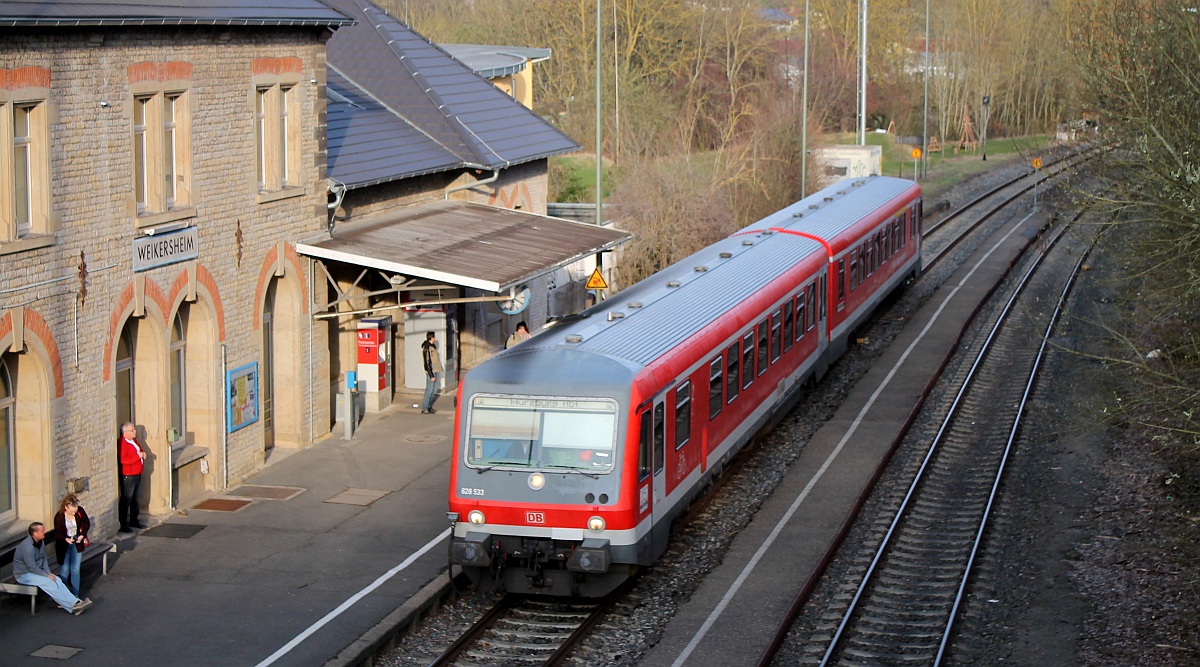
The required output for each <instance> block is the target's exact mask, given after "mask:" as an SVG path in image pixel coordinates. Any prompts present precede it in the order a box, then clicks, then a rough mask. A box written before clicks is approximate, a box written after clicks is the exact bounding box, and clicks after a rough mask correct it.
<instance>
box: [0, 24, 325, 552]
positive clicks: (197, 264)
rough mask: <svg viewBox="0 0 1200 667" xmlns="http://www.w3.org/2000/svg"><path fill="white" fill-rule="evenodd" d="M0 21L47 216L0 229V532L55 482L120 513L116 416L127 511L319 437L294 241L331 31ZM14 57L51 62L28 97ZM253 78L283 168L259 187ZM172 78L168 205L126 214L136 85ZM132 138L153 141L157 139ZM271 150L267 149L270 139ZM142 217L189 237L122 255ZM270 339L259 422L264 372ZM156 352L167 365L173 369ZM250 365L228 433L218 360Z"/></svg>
mask: <svg viewBox="0 0 1200 667" xmlns="http://www.w3.org/2000/svg"><path fill="white" fill-rule="evenodd" d="M0 34H2V35H3V36H2V39H0V71H3V73H4V74H5V76H4V77H2V78H0V86H4V88H3V90H0V109H2V110H4V111H5V113H6V114H12V113H13V112H12V108H13V106H14V105H16V104H19V103H24V102H30V101H32V102H35V103H37V104H38V105H40V106H39V108H40V113H44V114H45V116H44V120H43V121H42V122H44V123H45V129H46V131H47V136H48V139H49V150H48V152H47V153H46V154H47V155H48V164H46V165H43V166H45V167H47V169H46V173H47V174H48V176H49V179H48V183H43V185H42V186H43V187H48V188H49V196H48V198H47V200H48V202H49V204H48V206H49V211H48V215H47V216H46V218H45V220H44V222H42V223H41V227H40V228H35V229H34V230H33V232H31V233H27V234H25V235H24V236H22V237H21V238H14V237H16V236H17V234H16V233H15V232H12V230H8V231H6V233H5V234H3V235H0V354H2V356H0V361H3V369H2V370H4V371H5V373H6V377H7V380H6V382H7V384H8V387H7V389H6V392H7V394H8V397H7V401H8V402H7V403H4V402H3V401H4V400H5V399H4V394H0V418H3V420H6V421H9V422H11V423H10V424H2V423H0V427H3V428H7V429H8V431H9V432H8V433H7V434H3V435H4V437H5V438H6V439H7V445H8V447H9V449H11V450H12V453H11V460H12V461H13V462H14V464H15V469H14V471H13V472H12V474H11V476H12V478H13V479H15V481H16V483H15V488H16V490H15V503H13V504H15V507H11V508H8V509H7V510H5V507H4V503H2V502H0V546H2V545H3V544H7V543H9V542H11V541H12V540H13V538H14V537H17V536H20V535H23V531H24V527H25V526H26V525H27V524H28V522H29V521H32V520H42V521H48V520H49V519H50V518H51V517H52V516H53V514H54V512H55V511H56V509H57V506H58V499H59V498H61V496H62V495H63V494H64V493H65V492H67V491H71V490H76V491H80V492H81V493H80V495H81V499H82V503H83V505H84V506H85V507H86V508H87V510H88V512H89V514H91V515H92V516H93V520H94V521H97V520H98V525H99V527H100V529H101V530H103V531H104V532H110V531H112V530H114V529H115V528H116V521H115V509H116V503H117V496H118V493H117V488H116V484H117V450H116V438H117V433H118V427H119V422H120V421H121V420H122V419H123V418H124V417H122V414H124V413H130V412H131V413H132V420H133V421H134V422H135V423H137V424H138V425H139V430H140V432H141V434H142V436H143V438H144V440H145V443H146V445H147V447H148V449H149V450H150V452H151V461H150V462H149V465H148V467H147V473H146V476H145V477H144V479H143V484H142V504H143V505H144V506H147V507H148V509H149V510H150V511H151V512H154V513H164V512H167V511H168V510H169V509H170V508H172V507H184V506H187V504H188V503H189V502H191V501H194V500H195V499H196V498H199V497H202V496H203V495H204V494H205V493H206V492H209V491H211V490H215V489H223V488H226V487H227V486H232V485H235V484H236V483H237V482H238V481H239V480H242V479H244V478H246V477H247V476H249V475H250V474H252V473H253V472H255V471H256V470H258V469H260V468H261V467H262V466H263V465H264V462H265V460H266V458H267V457H268V456H269V451H270V450H269V448H268V444H271V443H273V444H274V446H290V447H300V446H305V445H307V444H309V443H311V442H313V440H314V439H318V438H320V437H322V436H323V435H324V434H326V433H328V432H329V429H330V425H331V415H330V398H329V396H328V391H329V388H328V382H327V381H326V380H325V378H328V377H329V373H330V369H329V360H328V347H329V346H328V342H327V340H326V338H325V333H324V330H323V329H321V328H319V327H318V328H315V329H314V327H313V325H312V324H311V320H310V317H309V315H310V311H311V310H312V305H311V304H312V303H313V299H312V295H311V294H310V292H311V291H312V287H311V285H312V284H313V280H312V270H313V267H312V265H311V264H312V263H311V261H309V260H307V259H305V258H302V257H300V256H298V255H297V254H296V252H295V250H294V247H293V244H294V243H295V242H296V241H298V240H300V239H303V238H306V237H311V236H313V235H315V234H317V233H319V232H321V231H322V230H323V229H324V228H325V225H326V223H327V212H326V202H327V189H326V186H325V168H326V166H325V165H326V156H325V153H324V150H325V146H324V137H325V132H324V114H325V90H324V81H325V40H326V39H327V37H328V34H329V32H328V31H327V30H325V29H315V28H279V27H257V28H196V27H176V28H170V27H168V28H152V27H127V28H120V29H117V28H113V29H108V28H104V29H100V28H96V29H67V28H64V29H57V28H56V29H45V30H21V29H3V30H0ZM31 68H32V69H31ZM30 72H33V73H35V74H37V73H45V74H48V86H44V87H42V92H41V93H39V92H38V90H37V89H38V87H37V86H30V85H27V84H28V82H27V81H26V80H27V79H28V78H29V73H30ZM35 83H36V81H35ZM270 86H278V87H280V89H281V90H284V89H286V91H287V95H288V96H290V97H287V98H286V99H287V100H289V101H288V102H287V104H288V105H290V106H287V107H286V108H287V109H290V110H291V111H290V113H289V114H288V118H287V123H288V126H289V127H290V128H291V132H292V133H293V134H292V135H291V136H292V139H291V141H292V142H293V143H291V144H287V145H288V147H289V151H290V154H289V157H288V160H289V162H288V163H289V164H292V165H293V167H291V168H290V171H288V169H286V168H283V169H284V171H286V172H287V173H285V174H283V176H281V178H286V181H287V182H286V184H284V183H282V182H280V183H278V184H276V186H275V187H272V186H271V184H270V183H268V184H267V187H266V188H265V190H264V191H260V186H259V180H260V179H259V177H258V174H257V170H256V165H257V155H258V152H259V149H258V146H259V140H258V138H257V136H258V135H256V98H257V96H258V94H259V93H258V92H257V91H258V90H259V89H260V88H263V89H265V87H270ZM30 91H32V92H30ZM175 93H182V95H181V98H179V99H181V100H182V101H178V100H177V101H178V103H179V104H180V105H181V106H180V108H179V109H178V110H177V111H176V119H177V120H178V121H179V122H177V123H176V125H175V133H176V135H175V136H176V155H177V159H181V160H186V162H187V164H185V165H183V166H182V168H180V169H179V170H178V171H179V173H177V174H176V183H177V185H178V186H179V191H178V192H177V193H176V202H175V206H174V207H173V208H170V209H169V210H157V209H154V208H152V207H151V206H150V204H147V209H148V212H143V213H142V214H141V215H139V213H138V206H137V202H136V199H137V198H138V195H137V193H136V190H137V188H136V187H135V184H134V174H135V170H136V168H137V167H136V165H135V160H134V152H135V151H134V148H135V142H136V141H137V139H135V134H136V133H135V129H134V116H135V115H136V113H138V112H137V111H136V110H135V106H136V104H137V102H136V100H137V99H138V98H139V96H144V95H154V94H158V95H164V94H165V95H168V96H169V95H172V94H175ZM22 95H24V97H22ZM30 95H34V97H33V98H30V97H29V96H30ZM38 95H41V97H40V99H39V98H38V97H37V96H38ZM264 99H265V98H264ZM281 99H282V98H281ZM267 104H270V102H268V103H267ZM280 104H282V103H280ZM268 110H270V108H269V109H268ZM297 114H298V116H299V117H298V118H297ZM156 118H157V117H156ZM10 122H11V121H10ZM157 122H161V121H157ZM149 127H150V131H151V132H154V131H159V130H157V129H156V126H154V125H153V124H150V126H149ZM157 127H158V128H161V125H159V126H157ZM10 136H11V135H10ZM148 136H149V135H148ZM36 139H37V137H36V136H35V140H36ZM145 141H149V142H151V143H150V144H149V145H151V146H158V147H159V148H160V149H161V146H162V145H161V141H162V140H160V139H158V138H157V136H149V138H148V139H145ZM278 141H280V142H287V141H288V140H287V139H280V140H278ZM155 142H159V143H155ZM268 145H270V142H268ZM35 148H37V149H40V147H36V146H35ZM270 149H271V150H268V153H269V154H268V156H267V157H268V159H273V154H270V153H272V151H274V152H275V153H277V152H278V151H279V150H280V146H279V145H275V146H271V147H270ZM4 150H6V151H11V150H12V149H11V147H4ZM297 151H298V153H299V154H298V155H297V154H296V153H297ZM160 154H161V153H160ZM166 160H167V159H166V158H160V157H158V156H157V155H154V154H151V155H149V156H148V157H147V158H146V162H147V164H148V167H147V168H148V169H149V171H150V172H151V174H152V175H154V174H158V173H159V172H160V171H161V170H162V169H163V164H164V162H166ZM281 164H282V163H281ZM281 168H282V167H281ZM151 189H153V188H151ZM164 208H166V207H164ZM179 228H183V231H182V232H181V231H177V230H178V229H179ZM151 230H153V231H154V232H155V234H156V237H157V238H166V239H175V238H179V237H180V235H181V234H184V235H186V234H187V233H189V232H192V230H194V234H195V238H196V240H197V241H198V244H197V245H196V246H195V247H194V248H193V249H192V252H191V253H190V255H188V254H187V253H185V255H184V256H183V257H184V259H183V261H177V262H174V263H168V264H166V265H162V266H157V267H154V268H145V269H144V270H135V265H134V258H133V256H134V248H135V245H137V244H138V242H139V239H140V240H141V243H142V244H145V243H146V241H147V239H148V238H149V237H148V234H149V232H150V231H151ZM3 239H7V240H3ZM150 240H153V238H150ZM177 325H178V334H173V332H174V331H175V330H176V327H177ZM179 339H182V341H180V340H179ZM123 340H124V341H125V344H122V341H123ZM130 344H131V345H130ZM130 347H132V349H130ZM271 351H273V359H274V367H273V369H272V370H273V375H272V376H271V378H270V379H271V380H273V382H272V383H271V384H272V386H273V387H274V395H273V396H272V398H273V399H274V400H273V402H272V408H273V413H272V415H271V416H272V418H273V419H272V422H271V424H270V426H271V427H272V428H271V429H270V430H268V428H267V426H268V425H267V423H266V422H267V419H266V416H267V415H266V400H265V399H266V398H267V396H266V393H267V385H268V383H267V382H266V380H267V378H265V377H263V375H264V373H265V371H267V370H268V362H269V361H270V360H269V359H268V354H269V353H270V352H271ZM173 360H180V363H179V364H178V365H177V367H176V369H175V370H173V369H172V361H173ZM255 365H257V366H256V368H257V371H258V376H257V379H258V380H259V384H258V395H257V396H253V397H248V400H250V403H249V405H252V406H254V407H257V409H258V414H257V419H255V420H251V419H250V417H252V416H253V412H252V411H251V412H247V413H242V414H241V416H242V417H243V418H244V421H246V422H249V423H247V424H246V425H245V426H244V427H242V428H237V429H236V430H232V431H231V430H230V429H229V428H228V424H227V421H228V417H229V415H228V414H227V413H228V412H229V408H228V406H227V405H226V397H227V395H228V393H229V389H228V387H227V386H226V377H225V374H224V371H225V370H233V369H238V368H243V367H247V366H251V367H255ZM180 369H182V372H181V371H180ZM173 389H174V390H175V391H176V394H178V395H181V396H182V397H183V398H182V399H181V400H182V401H183V404H184V408H183V415H184V420H185V423H186V426H185V428H184V431H185V433H184V434H183V436H182V438H180V439H178V440H176V441H175V443H174V447H172V443H171V440H172V439H174V438H175V434H174V433H172V432H171V431H170V429H171V428H172V425H173V424H174V423H177V422H178V415H177V414H175V413H173V411H172V404H173V400H172V399H173V393H172V391H173ZM177 402H178V401H177ZM177 412H178V410H176V413H177ZM3 453H4V452H0V454H3ZM173 462H174V463H175V465H173ZM181 462H183V463H186V465H182V466H179V465H178V464H179V463H181ZM176 466H178V467H179V469H178V470H176V469H175V468H176ZM5 491H6V489H4V488H2V487H0V493H3V492H5Z"/></svg>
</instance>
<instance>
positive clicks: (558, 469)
mask: <svg viewBox="0 0 1200 667" xmlns="http://www.w3.org/2000/svg"><path fill="white" fill-rule="evenodd" d="M546 468H553V469H554V472H568V473H572V474H575V475H586V476H588V477H591V478H592V479H600V474H599V473H594V472H588V471H586V470H580V469H579V468H571V467H569V466H555V465H547V466H546Z"/></svg>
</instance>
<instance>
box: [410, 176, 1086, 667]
mask: <svg viewBox="0 0 1200 667" xmlns="http://www.w3.org/2000/svg"><path fill="white" fill-rule="evenodd" d="M1082 159H1085V157H1081V156H1079V155H1073V156H1068V157H1067V158H1064V159H1063V160H1060V161H1059V162H1058V163H1056V165H1057V168H1056V169H1047V170H1044V172H1043V173H1042V174H1038V175H1034V176H1037V177H1040V178H1041V179H1042V181H1045V180H1046V179H1049V178H1051V177H1053V176H1055V175H1058V174H1061V173H1064V172H1066V171H1068V170H1069V169H1070V168H1071V166H1073V165H1075V164H1077V163H1078V161H1079V160H1082ZM1031 181H1032V179H1031V178H1030V175H1029V174H1025V175H1022V176H1019V177H1017V178H1014V179H1011V180H1010V181H1008V182H1006V183H1004V184H1002V185H1000V186H998V187H996V188H994V189H993V190H991V191H990V192H988V193H986V194H985V195H984V196H982V197H979V198H976V199H975V200H974V201H972V202H971V203H970V204H968V205H967V206H964V207H963V208H961V209H959V210H956V211H953V212H951V213H950V214H949V215H947V216H946V217H944V218H942V219H941V220H939V221H938V222H937V223H936V224H934V225H931V226H929V227H928V228H927V229H926V230H924V233H923V236H924V237H925V239H926V243H929V242H930V240H931V239H932V240H934V241H935V243H937V244H938V245H939V246H940V247H938V248H936V249H935V250H934V252H932V253H931V254H930V255H927V258H926V261H925V266H926V267H930V266H934V265H936V264H938V263H939V261H941V260H942V259H943V258H944V257H947V256H949V255H950V250H951V249H953V248H954V247H955V246H956V245H957V244H958V243H959V242H960V240H961V239H962V238H965V237H969V236H971V235H972V233H973V232H975V231H977V230H979V229H981V228H982V227H983V225H984V223H985V222H986V221H987V220H988V219H989V218H991V217H992V216H993V215H994V214H995V211H996V210H999V209H1003V208H1004V207H1005V206H1006V205H1008V204H1011V203H1013V202H1016V201H1017V200H1018V199H1019V198H1020V197H1021V196H1022V195H1024V194H1025V193H1027V192H1028V191H1029V190H1030V189H1031V188H1032V187H1033V184H1032V182H1031ZM997 195H999V197H997ZM989 200H991V201H990V205H988V206H984V205H985V203H987V202H989ZM981 207H983V208H985V210H984V211H983V212H982V213H975V214H974V215H971V214H970V213H969V211H972V210H973V211H978V210H979V209H980V208H981ZM943 239H946V240H943ZM747 449H748V450H749V449H750V448H747ZM728 478H729V475H724V476H722V477H721V478H719V482H724V481H725V480H727V479H728ZM706 498H711V494H710V495H708V496H706ZM623 590H625V589H622V591H623ZM622 591H618V592H617V594H615V595H614V596H613V597H611V598H609V599H608V600H606V603H607V605H606V606H605V607H603V608H602V607H598V606H595V607H594V606H593V605H590V604H589V605H583V606H573V607H571V608H569V609H565V608H564V609H563V610H560V613H559V612H556V613H549V614H548V613H546V610H545V609H538V608H531V609H526V610H524V611H521V610H520V609H521V607H520V606H519V605H518V606H510V605H514V604H515V601H506V602H503V603H502V604H503V605H504V606H506V607H509V609H497V610H494V611H489V612H488V613H487V614H486V615H485V618H483V619H481V620H480V622H479V623H476V624H475V626H473V627H472V628H471V629H470V630H469V631H467V632H466V633H463V634H462V636H461V637H459V638H458V639H457V640H456V641H455V642H454V644H453V645H452V646H451V647H450V648H449V649H447V650H446V651H444V652H443V653H442V655H441V656H440V657H439V658H438V659H437V660H436V661H434V662H433V663H430V664H433V665H451V664H455V665H499V664H505V665H537V664H561V663H562V661H563V660H564V659H565V658H566V657H568V656H569V654H570V653H571V651H572V650H573V649H574V647H575V646H576V645H577V644H578V643H580V642H582V641H584V640H585V639H586V637H587V636H588V635H589V633H590V632H591V628H592V627H594V626H595V625H596V624H597V623H598V622H600V619H602V618H603V617H604V616H605V614H606V613H607V612H606V611H605V609H607V608H608V606H611V605H612V604H615V603H616V602H617V601H618V600H619V598H620V597H621V595H622V594H623V593H622ZM545 604H546V603H545V602H537V605H545ZM556 614H557V615H556ZM538 624H542V625H538ZM577 664H578V663H577ZM760 664H765V663H760ZM875 664H879V663H878V662H876V663H875Z"/></svg>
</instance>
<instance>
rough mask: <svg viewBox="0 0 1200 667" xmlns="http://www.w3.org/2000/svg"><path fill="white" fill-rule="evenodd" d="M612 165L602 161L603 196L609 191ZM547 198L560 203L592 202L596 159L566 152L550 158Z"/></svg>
mask: <svg viewBox="0 0 1200 667" xmlns="http://www.w3.org/2000/svg"><path fill="white" fill-rule="evenodd" d="M614 171H615V170H614V169H613V166H612V164H611V163H610V162H609V161H608V160H605V162H604V175H603V180H602V181H601V183H600V188H601V190H602V192H603V196H604V198H605V199H608V197H609V195H611V194H612V190H613V179H614V178H615V174H614V173H613V172H614ZM549 194H550V199H549V201H556V202H564V203H573V204H577V203H585V202H586V203H593V202H595V201H596V158H595V156H593V155H568V156H555V157H552V158H550V193H549Z"/></svg>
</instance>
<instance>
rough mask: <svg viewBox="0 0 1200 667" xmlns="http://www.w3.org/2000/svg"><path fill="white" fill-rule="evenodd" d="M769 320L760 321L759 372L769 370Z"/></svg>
mask: <svg viewBox="0 0 1200 667" xmlns="http://www.w3.org/2000/svg"><path fill="white" fill-rule="evenodd" d="M767 351H768V350H767V321H766V320H763V321H762V322H759V323H758V374H759V375H762V374H763V373H766V372H767Z"/></svg>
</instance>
